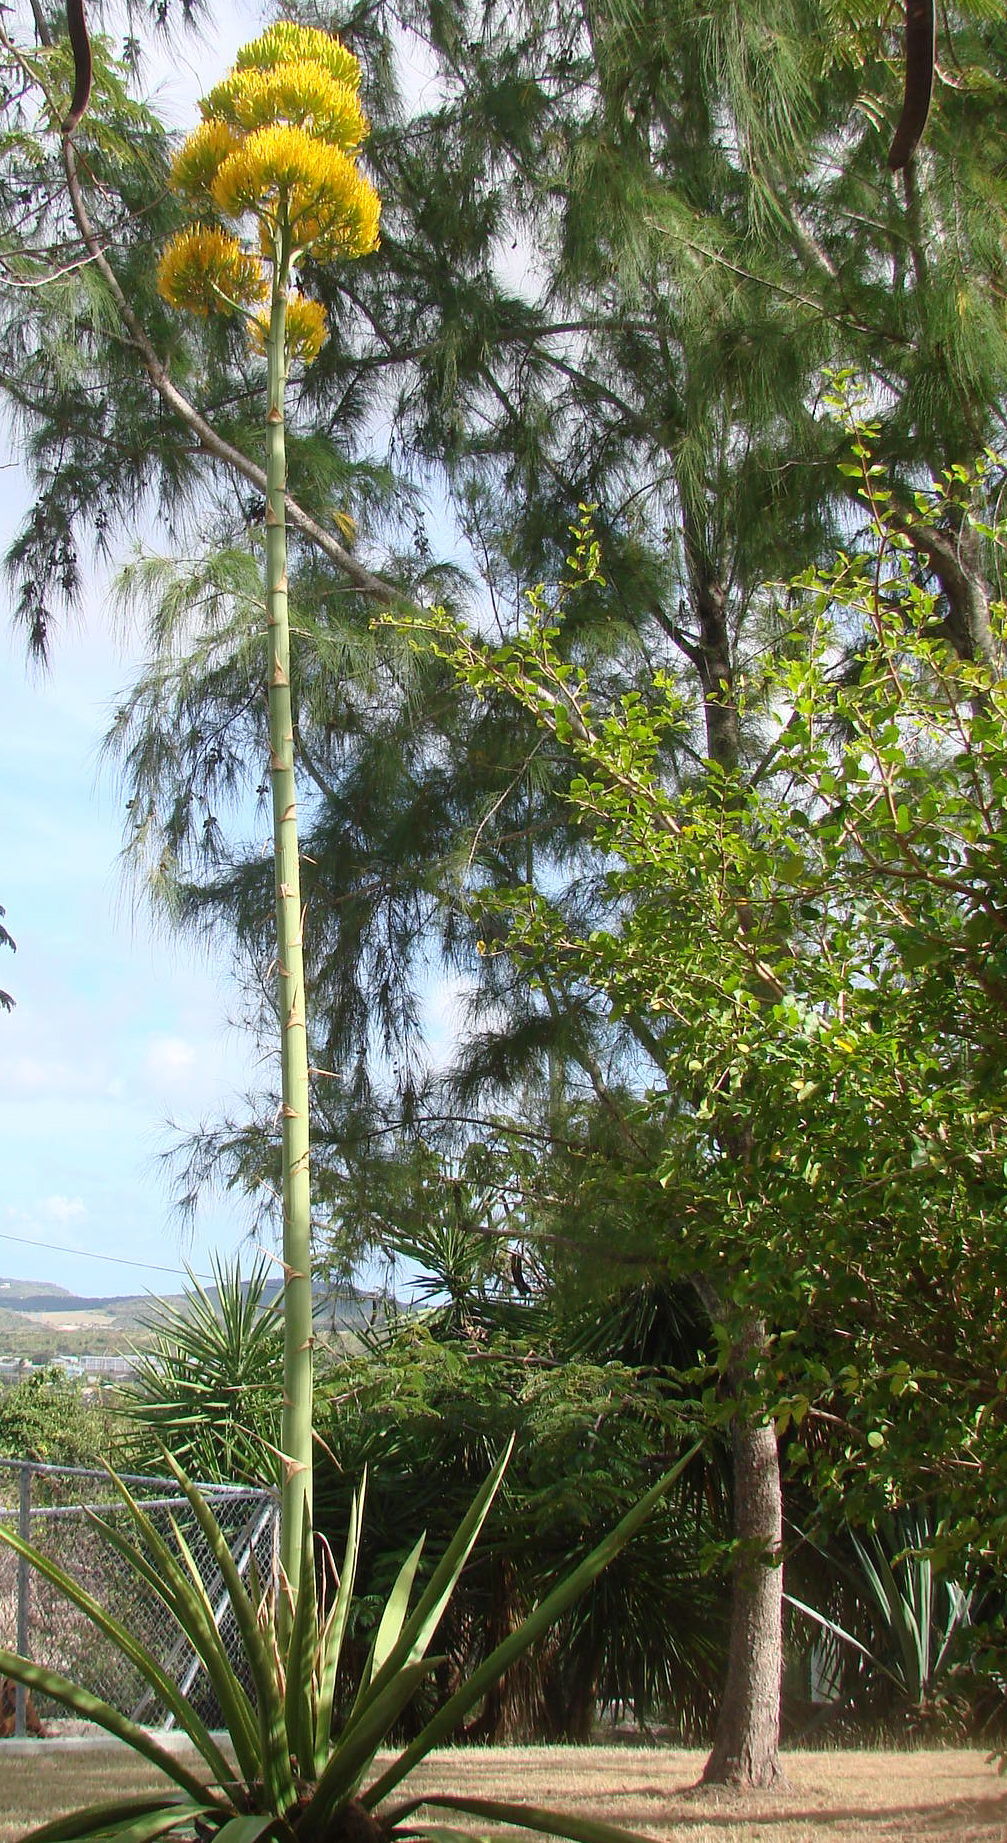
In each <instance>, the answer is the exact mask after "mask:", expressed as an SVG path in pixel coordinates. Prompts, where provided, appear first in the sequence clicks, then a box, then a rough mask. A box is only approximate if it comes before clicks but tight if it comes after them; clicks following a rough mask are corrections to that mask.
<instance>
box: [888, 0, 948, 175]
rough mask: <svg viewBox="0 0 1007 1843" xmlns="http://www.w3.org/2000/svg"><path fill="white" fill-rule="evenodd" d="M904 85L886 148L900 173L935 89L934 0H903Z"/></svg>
mask: <svg viewBox="0 0 1007 1843" xmlns="http://www.w3.org/2000/svg"><path fill="white" fill-rule="evenodd" d="M905 45H906V85H905V93H904V96H903V100H902V114H901V116H900V117H899V125H898V127H897V128H896V130H895V138H894V140H893V141H892V144H891V147H890V148H889V150H888V165H889V167H890V168H891V171H892V172H893V173H900V172H901V171H902V170H903V168H904V167H907V166H908V165H909V162H910V160H911V159H912V157H913V155H914V153H915V152H916V149H917V147H918V146H919V143H920V137H921V135H922V133H923V130H924V128H925V127H926V125H927V116H928V115H929V114H930V102H931V98H932V97H933V93H934V63H935V59H936V48H937V15H936V11H935V8H934V0H906V32H905Z"/></svg>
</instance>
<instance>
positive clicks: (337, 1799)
mask: <svg viewBox="0 0 1007 1843" xmlns="http://www.w3.org/2000/svg"><path fill="white" fill-rule="evenodd" d="M438 1661H440V1660H438V1659H436V1658H424V1659H422V1660H420V1661H419V1662H418V1663H415V1664H403V1665H402V1666H401V1668H400V1669H399V1670H397V1671H396V1673H395V1676H394V1677H393V1678H392V1680H391V1682H389V1683H386V1684H385V1687H384V1689H383V1690H382V1691H381V1693H380V1695H378V1696H374V1697H372V1698H371V1700H370V1702H369V1704H368V1707H367V1709H366V1710H365V1712H364V1714H363V1715H362V1716H361V1717H360V1718H359V1719H358V1720H357V1721H356V1722H355V1723H354V1726H353V1728H352V1729H351V1730H350V1732H349V1734H348V1735H347V1734H343V1735H341V1736H340V1738H339V1740H338V1742H337V1743H336V1746H335V1748H334V1750H333V1752H332V1755H331V1757H330V1759H329V1763H328V1765H327V1766H326V1768H325V1771H324V1772H323V1773H322V1775H321V1777H320V1779H319V1781H318V1784H317V1786H316V1787H315V1791H314V1795H313V1797H312V1799H311V1802H310V1804H309V1805H308V1808H307V1810H306V1811H304V1812H302V1814H301V1816H300V1818H299V1821H298V1825H297V1833H298V1837H299V1839H301V1840H302V1843H322V1840H323V1839H324V1838H325V1836H326V1834H327V1831H328V1828H329V1825H330V1824H331V1823H332V1820H333V1818H334V1817H335V1815H336V1813H337V1812H338V1811H339V1810H340V1809H341V1808H342V1807H343V1806H344V1805H345V1804H346V1803H348V1801H349V1800H350V1799H351V1798H352V1797H353V1796H354V1794H355V1792H356V1790H357V1788H358V1786H359V1784H360V1781H361V1779H362V1778H363V1775H364V1773H365V1772H366V1771H367V1768H368V1767H369V1765H370V1763H371V1761H372V1760H373V1758H374V1755H375V1753H376V1752H377V1750H378V1748H379V1747H380V1745H381V1743H382V1741H383V1740H384V1738H385V1736H386V1734H387V1733H388V1731H389V1729H390V1728H393V1727H394V1725H395V1723H396V1722H397V1721H398V1718H399V1716H400V1715H401V1713H402V1711H403V1709H404V1708H405V1706H406V1704H407V1703H408V1702H409V1700H410V1698H411V1697H412V1696H414V1695H415V1693H416V1691H417V1689H418V1688H419V1686H420V1684H421V1683H422V1681H423V1678H424V1677H425V1676H427V1675H428V1673H429V1672H430V1671H431V1670H433V1669H434V1667H435V1665H436V1663H437V1662H438Z"/></svg>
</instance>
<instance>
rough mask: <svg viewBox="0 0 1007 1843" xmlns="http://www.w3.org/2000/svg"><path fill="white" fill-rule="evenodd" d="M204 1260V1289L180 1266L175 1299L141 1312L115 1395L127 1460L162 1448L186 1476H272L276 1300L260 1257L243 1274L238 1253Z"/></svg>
mask: <svg viewBox="0 0 1007 1843" xmlns="http://www.w3.org/2000/svg"><path fill="white" fill-rule="evenodd" d="M211 1265H212V1268H213V1279H214V1286H213V1292H212V1293H210V1292H208V1291H207V1289H206V1288H205V1287H204V1286H202V1285H201V1284H200V1282H199V1280H197V1278H196V1276H195V1274H193V1273H190V1274H189V1284H188V1286H187V1287H186V1291H185V1301H184V1304H183V1305H182V1306H181V1307H178V1306H174V1305H172V1304H171V1303H170V1302H169V1301H167V1300H164V1299H159V1300H155V1301H154V1302H153V1304H152V1306H151V1308H150V1310H149V1312H148V1313H147V1315H146V1318H145V1319H144V1330H145V1332H146V1338H145V1340H144V1344H143V1346H142V1348H140V1349H138V1350H137V1351H136V1353H135V1360H134V1364H133V1376H132V1380H131V1382H130V1385H129V1388H128V1389H127V1390H126V1391H125V1392H124V1395H123V1398H122V1406H123V1411H124V1413H125V1415H126V1417H127V1419H128V1422H129V1435H128V1440H127V1446H128V1451H129V1459H130V1465H131V1467H132V1469H133V1470H134V1471H135V1470H138V1469H140V1468H141V1467H145V1466H147V1465H148V1464H149V1462H150V1461H151V1460H154V1461H155V1462H159V1460H160V1455H161V1452H162V1450H163V1449H164V1448H165V1447H167V1448H168V1449H169V1451H170V1452H171V1453H172V1454H173V1455H174V1457H175V1459H177V1461H178V1463H179V1465H181V1466H182V1467H184V1469H185V1470H186V1471H187V1472H188V1473H189V1475H190V1477H193V1478H199V1479H202V1480H204V1481H207V1482H221V1483H224V1484H237V1483H245V1482H249V1483H252V1484H260V1483H262V1482H263V1481H265V1482H266V1483H268V1484H270V1485H276V1484H278V1483H279V1478H280V1466H279V1460H278V1448H279V1439H280V1408H281V1401H282V1394H283V1390H282V1384H281V1371H282V1364H283V1313H282V1304H281V1301H280V1300H279V1299H270V1298H268V1296H267V1293H266V1287H267V1283H268V1279H269V1263H268V1261H267V1260H266V1258H265V1256H261V1257H260V1258H259V1259H258V1260H257V1261H255V1263H254V1264H253V1266H252V1269H251V1272H250V1274H249V1275H248V1278H247V1279H245V1278H243V1277H242V1272H241V1266H240V1263H238V1262H235V1263H234V1264H233V1265H230V1264H228V1263H227V1262H225V1261H222V1260H217V1259H216V1258H211Z"/></svg>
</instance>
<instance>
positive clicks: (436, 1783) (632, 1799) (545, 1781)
mask: <svg viewBox="0 0 1007 1843" xmlns="http://www.w3.org/2000/svg"><path fill="white" fill-rule="evenodd" d="M702 1761H703V1756H702V1754H699V1753H680V1752H674V1751H672V1750H670V1749H669V1750H667V1751H666V1750H649V1749H647V1750H644V1749H634V1748H608V1747H592V1748H580V1747H573V1748H560V1747H544V1748H528V1749H525V1748H520V1749H517V1748H513V1749H502V1748H501V1749H490V1748H485V1749H484V1748H479V1749H472V1750H471V1751H466V1752H464V1753H462V1752H445V1753H440V1754H437V1755H435V1756H434V1758H433V1759H432V1760H431V1761H430V1762H429V1763H428V1764H426V1765H425V1766H424V1767H423V1768H421V1769H420V1770H419V1771H417V1772H416V1773H415V1774H414V1775H413V1778H412V1780H411V1781H410V1790H412V1789H413V1788H415V1789H416V1790H417V1791H422V1790H423V1789H424V1787H428V1788H429V1789H430V1790H431V1791H433V1790H434V1789H435V1788H436V1789H437V1790H438V1791H441V1792H461V1791H471V1792H473V1793H478V1794H480V1795H482V1796H483V1797H505V1798H523V1799H526V1800H528V1801H529V1802H530V1803H533V1804H542V1805H552V1806H555V1807H559V1808H561V1809H566V1810H569V1811H576V1812H580V1813H584V1814H589V1815H591V1816H593V1817H604V1818H607V1819H608V1820H609V1822H611V1823H616V1824H622V1825H625V1826H626V1827H627V1828H629V1829H633V1830H638V1831H644V1832H646V1833H647V1834H648V1835H650V1836H653V1837H654V1838H655V1839H664V1838H668V1839H672V1838H680V1839H682V1843H818V1840H819V1839H822V1840H827V1843H868V1839H870V1843H1007V1785H1005V1782H1004V1781H1002V1780H1000V1779H999V1778H998V1777H997V1775H996V1772H995V1771H994V1769H993V1768H992V1767H991V1766H988V1765H986V1763H985V1757H984V1755H983V1753H982V1752H980V1751H967V1750H965V1749H959V1750H953V1751H951V1750H949V1751H947V1752H940V1753H936V1752H934V1753H912V1754H907V1753H800V1754H790V1755H788V1756H787V1773H788V1784H787V1786H786V1788H785V1789H784V1790H781V1791H776V1792H761V1793H760V1792H756V1793H750V1794H746V1795H745V1796H741V1795H740V1794H728V1793H723V1792H722V1793H720V1794H715V1793H711V1792H698V1793H697V1792H695V1791H692V1790H690V1788H691V1787H693V1786H694V1785H695V1782H696V1779H697V1777H698V1774H699V1771H700V1768H701V1766H702ZM154 1782H155V1780H154V1775H153V1774H152V1773H151V1772H150V1771H149V1770H148V1769H146V1768H144V1767H143V1766H141V1765H138V1764H137V1763H136V1762H134V1761H133V1760H131V1759H130V1757H129V1756H128V1754H126V1753H124V1752H120V1751H115V1752H113V1751H112V1750H111V1749H104V1748H103V1749H102V1750H101V1751H86V1752H73V1753H67V1752H57V1751H55V1750H49V1749H47V1748H46V1747H45V1746H44V1744H43V1745H40V1746H38V1748H37V1751H35V1750H33V1751H32V1752H30V1753H28V1752H22V1751H20V1750H18V1751H17V1752H15V1751H13V1749H12V1750H11V1751H10V1752H5V1749H4V1744H3V1742H0V1843H9V1840H10V1839H14V1838H17V1837H19V1836H21V1835H22V1834H23V1832H24V1831H25V1830H27V1829H29V1828H30V1827H31V1826H32V1824H36V1823H41V1822H43V1821H45V1820H46V1819H47V1818H49V1817H52V1816H55V1815H56V1814H57V1813H59V1812H61V1811H64V1810H66V1809H68V1808H70V1807H72V1806H75V1805H81V1804H87V1803H93V1802H95V1801H97V1800H99V1799H101V1798H103V1797H105V1796H107V1795H109V1794H111V1793H114V1792H135V1791H138V1790H141V1789H142V1788H143V1787H145V1786H146V1785H148V1784H152V1783H154ZM441 1815H442V1818H443V1821H445V1822H446V1823H449V1824H459V1825H461V1824H464V1822H465V1820H464V1819H463V1818H461V1817H459V1816H457V1815H455V1814H452V1813H447V1812H445V1813H443V1814H441Z"/></svg>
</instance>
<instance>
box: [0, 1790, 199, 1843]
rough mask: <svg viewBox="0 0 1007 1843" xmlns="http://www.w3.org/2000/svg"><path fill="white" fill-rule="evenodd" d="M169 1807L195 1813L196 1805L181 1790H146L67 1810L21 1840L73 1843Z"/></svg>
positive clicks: (44, 1842)
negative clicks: (104, 1802)
mask: <svg viewBox="0 0 1007 1843" xmlns="http://www.w3.org/2000/svg"><path fill="white" fill-rule="evenodd" d="M169 1808H171V1809H174V1810H175V1811H177V1812H180V1813H182V1814H184V1813H186V1812H188V1813H190V1814H192V1813H194V1812H195V1811H196V1809H197V1807H196V1806H195V1805H194V1804H193V1803H192V1800H191V1799H189V1798H183V1797H182V1796H181V1794H180V1793H177V1792H147V1793H145V1794H144V1795H143V1796H142V1797H139V1798H117V1799H113V1800H111V1801H110V1802H109V1803H107V1804H103V1805H84V1806H82V1807H81V1809H80V1810H79V1811H68V1812H67V1814H66V1816H65V1817H57V1818H53V1820H52V1822H51V1823H48V1824H40V1825H39V1826H38V1828H37V1829H35V1830H29V1831H28V1832H27V1834H26V1836H24V1837H23V1838H22V1839H21V1843H73V1839H74V1838H77V1837H81V1838H83V1837H89V1836H93V1835H96V1834H98V1833H99V1832H101V1833H104V1832H105V1831H107V1830H109V1829H110V1828H111V1827H112V1825H113V1824H114V1823H115V1822H116V1821H117V1820H121V1821H122V1822H124V1823H125V1822H129V1821H131V1820H132V1819H134V1818H140V1817H147V1816H149V1815H151V1814H152V1813H154V1812H157V1811H166V1810H168V1809H169ZM200 1809H202V1810H204V1811H207V1810H209V1809H210V1807H209V1806H208V1805H205V1804H204V1805H203V1806H201V1807H200Z"/></svg>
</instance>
